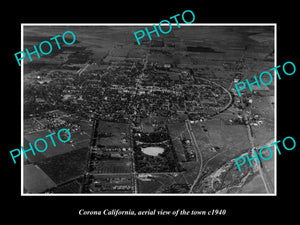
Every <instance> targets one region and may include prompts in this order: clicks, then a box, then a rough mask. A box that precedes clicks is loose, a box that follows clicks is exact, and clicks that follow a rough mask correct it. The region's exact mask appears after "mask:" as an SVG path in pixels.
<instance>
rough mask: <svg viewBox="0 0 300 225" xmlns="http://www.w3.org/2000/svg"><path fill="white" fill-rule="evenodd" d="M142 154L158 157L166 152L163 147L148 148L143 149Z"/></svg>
mask: <svg viewBox="0 0 300 225" xmlns="http://www.w3.org/2000/svg"><path fill="white" fill-rule="evenodd" d="M142 152H143V153H144V154H146V155H151V156H158V154H161V153H163V152H164V148H162V147H147V148H142Z"/></svg>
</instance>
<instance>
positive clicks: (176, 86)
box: [22, 24, 276, 195]
mask: <svg viewBox="0 0 300 225" xmlns="http://www.w3.org/2000/svg"><path fill="white" fill-rule="evenodd" d="M143 25H144V26H138V25H130V24H129V25H128V24H127V25H114V24H111V25H109V26H108V25H107V24H106V25H105V26H103V25H101V24H99V25H83V24H80V25H66V26H64V25H60V26H58V25H55V24H54V25H50V24H48V25H30V24H28V25H26V24H25V25H23V26H24V27H23V48H24V49H26V48H28V50H29V52H32V51H34V49H33V45H36V46H38V45H39V43H41V42H42V41H45V40H47V41H49V39H50V38H52V37H54V36H57V35H58V34H60V35H62V34H63V33H64V32H66V31H72V32H73V33H74V34H75V35H76V41H75V43H74V44H72V45H66V44H64V43H63V41H62V40H61V39H57V41H59V42H60V46H61V49H58V48H57V46H56V44H55V40H52V41H51V43H52V46H53V51H52V52H51V54H49V55H41V56H40V58H38V57H37V56H36V54H35V55H31V58H32V61H29V59H28V57H27V58H25V59H24V61H23V65H22V66H23V94H22V95H23V96H22V98H23V127H24V131H23V134H24V136H23V137H24V139H23V140H24V143H23V144H24V145H23V146H24V148H25V149H28V148H29V147H28V144H29V143H34V142H35V140H36V139H38V138H44V137H45V136H47V135H49V134H51V133H53V132H56V133H57V132H58V131H59V130H60V129H62V128H66V129H68V130H69V131H70V133H71V140H70V141H69V142H67V143H62V142H60V141H58V139H57V136H53V138H54V141H55V143H56V147H54V146H53V145H51V144H49V145H48V149H47V151H44V152H36V155H33V154H32V153H31V152H27V159H25V157H23V158H24V161H23V162H24V163H23V165H22V167H23V168H22V171H23V194H49V193H50V194H80V195H82V194H86V195H88V194H126V195H132V194H159V195H165V194H168V195H170V194H199V195H207V194H209V195H226V194H228V195H232V194H237V195H240V194H270V193H273V194H274V189H275V184H276V180H275V172H274V171H276V170H275V166H276V163H275V161H274V157H273V158H272V159H270V160H268V161H263V162H262V163H263V166H261V165H259V166H257V165H256V166H252V167H251V166H250V165H249V163H245V164H244V165H243V166H241V171H239V170H238V168H237V165H236V163H235V161H234V160H235V159H236V158H238V157H241V156H244V155H245V154H247V153H249V152H250V151H251V149H253V148H257V149H258V148H261V147H263V146H267V145H268V144H269V143H272V142H274V141H275V140H274V129H275V124H274V120H275V115H274V112H275V110H274V108H275V104H274V90H275V88H274V80H275V79H274V80H273V83H272V84H271V85H268V86H262V87H261V88H258V87H257V86H256V85H253V86H252V89H253V91H252V92H250V90H249V89H248V90H247V91H246V89H245V91H243V93H242V97H239V96H238V94H237V91H236V89H235V84H236V83H238V82H240V81H245V79H249V81H252V82H253V81H254V79H253V76H254V75H256V76H257V75H259V74H260V73H261V72H262V71H268V70H269V69H270V68H273V67H274V66H275V65H274V57H275V56H274V32H275V27H274V25H247V26H246V25H245V26H242V25H226V26H225V25H223V26H222V25H207V24H206V25H201V24H193V26H191V25H186V26H184V25H183V26H181V27H180V29H178V28H177V26H176V24H175V25H173V29H172V31H171V32H170V33H168V34H161V35H160V37H157V36H156V34H155V33H152V34H151V37H152V40H149V38H148V37H147V35H146V36H145V38H143V39H140V42H141V44H140V45H138V43H137V41H136V39H135V37H134V35H133V34H134V32H136V31H138V30H142V29H144V30H145V27H148V29H149V30H152V29H153V24H149V26H145V24H143ZM65 38H66V41H68V38H70V39H71V38H72V36H71V35H70V36H69V35H66V36H65ZM68 42H70V41H68ZM46 47H47V46H46V45H44V46H43V48H44V51H45V52H47V50H46ZM265 157H266V158H267V156H265ZM259 167H261V168H259Z"/></svg>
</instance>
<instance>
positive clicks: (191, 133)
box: [185, 120, 203, 193]
mask: <svg viewBox="0 0 300 225" xmlns="http://www.w3.org/2000/svg"><path fill="white" fill-rule="evenodd" d="M185 126H186V128H187V130H188V133H189V135H190V137H191V140H192V143H193V146H194V147H195V153H196V160H197V162H199V170H198V173H197V177H196V179H195V180H194V182H193V184H192V186H191V187H190V190H189V193H192V192H193V188H194V187H195V185H196V184H197V183H198V181H199V179H200V176H201V173H202V168H203V157H202V153H201V149H200V148H199V146H198V143H197V140H196V137H195V135H194V133H193V131H192V127H191V124H190V121H189V120H186V121H185Z"/></svg>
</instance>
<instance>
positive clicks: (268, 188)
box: [230, 55, 274, 193]
mask: <svg viewBox="0 0 300 225" xmlns="http://www.w3.org/2000/svg"><path fill="white" fill-rule="evenodd" d="M243 59H244V55H242V57H241V59H240V61H239V63H240V64H241V65H242V67H243V68H245V70H246V71H245V73H244V74H248V73H247V72H248V70H249V69H248V67H247V65H246V64H245V60H243ZM244 78H246V77H245V76H244ZM230 86H231V85H230ZM239 98H240V100H241V103H242V109H243V111H242V112H243V117H244V120H245V123H246V127H247V134H248V139H249V142H250V146H251V150H250V151H249V156H251V158H252V157H254V156H255V154H254V151H256V147H255V145H254V138H253V135H252V134H253V132H252V129H251V125H250V122H249V118H250V116H251V112H252V110H251V109H252V105H251V108H250V112H249V115H247V112H246V106H245V104H244V102H243V96H240V97H239ZM251 162H252V164H253V168H254V170H255V169H257V170H258V171H259V174H260V176H261V178H262V181H263V183H264V186H265V188H266V191H267V193H274V185H273V183H272V181H271V180H270V178H269V177H268V175H267V171H266V170H265V168H264V167H263V162H262V160H260V164H259V163H258V162H257V160H253V161H251Z"/></svg>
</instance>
